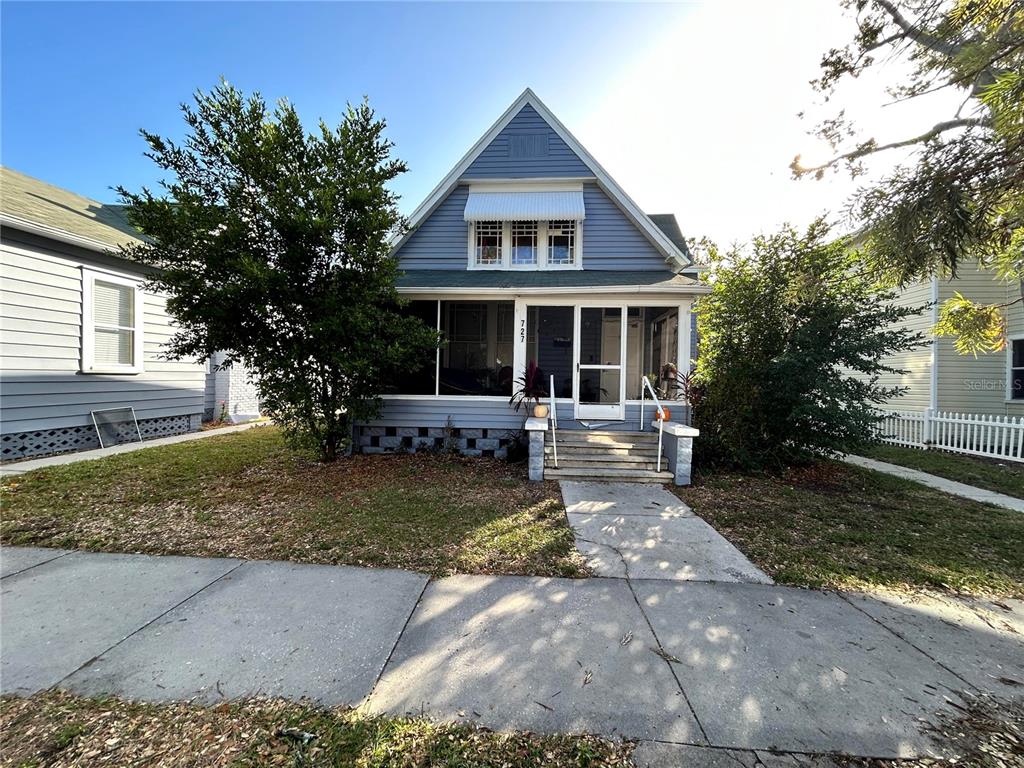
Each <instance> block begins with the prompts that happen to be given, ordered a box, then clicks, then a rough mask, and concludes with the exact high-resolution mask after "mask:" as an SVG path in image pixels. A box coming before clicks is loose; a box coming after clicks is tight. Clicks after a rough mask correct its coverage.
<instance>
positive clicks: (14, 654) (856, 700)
mask: <svg viewBox="0 0 1024 768" xmlns="http://www.w3.org/2000/svg"><path fill="white" fill-rule="evenodd" d="M0 568H2V574H3V580H2V582H0V587H2V590H3V601H2V622H0V630H2V638H0V639H2V644H3V657H2V659H0V665H2V670H0V671H2V680H3V684H4V688H5V690H4V693H17V694H22V695H25V694H29V693H31V692H33V691H37V690H40V689H43V688H48V687H51V686H55V685H59V686H61V687H65V688H69V689H70V690H72V691H75V692H78V693H81V694H89V695H92V694H101V693H103V694H116V695H120V696H125V697H129V698H136V699H142V700H157V701H159V700H167V699H193V698H194V699H196V700H197V701H199V702H204V703H213V702H218V701H222V700H223V699H225V698H228V699H230V698H236V697H245V696H253V695H269V696H275V695H276V696H286V697H290V698H299V697H309V698H310V699H313V700H315V701H320V702H323V703H326V704H349V705H362V706H365V707H367V708H368V709H370V710H372V711H382V712H389V713H395V714H406V713H408V714H417V715H419V714H425V715H427V716H430V717H433V718H441V719H451V720H464V721H474V722H477V723H479V724H481V725H485V726H488V727H491V728H495V729H524V728H525V729H531V730H536V731H549V732H550V731H587V732H592V733H599V734H603V735H606V736H613V737H623V738H630V739H639V740H641V741H645V742H649V741H657V742H667V743H671V744H686V745H699V746H714V747H721V748H730V749H737V750H782V751H791V752H798V753H819V752H842V753H847V754H857V755H865V756H876V757H882V756H891V757H895V756H908V755H915V754H928V753H931V752H933V751H934V745H933V744H932V742H931V741H930V739H929V737H928V735H927V734H926V733H925V732H924V731H923V730H922V728H923V724H924V723H925V722H928V721H930V720H932V719H934V717H935V715H936V713H937V712H938V711H940V710H947V711H949V710H950V706H951V705H950V703H949V702H954V703H955V702H957V700H958V695H957V693H956V692H957V691H960V690H965V689H967V690H973V691H990V692H993V693H995V694H997V695H1000V696H1004V697H1010V696H1019V695H1020V691H1021V688H1020V687H1019V685H1020V682H1022V681H1024V604H1022V603H1020V602H1013V601H1003V603H1002V604H1001V605H988V606H985V605H981V604H979V605H974V606H970V605H965V604H962V603H957V602H953V601H951V600H945V599H938V598H920V599H917V600H909V599H890V600H880V599H877V598H873V597H859V596H850V595H847V596H842V595H838V594H835V593H827V592H817V591H812V590H802V589H792V588H787V587H779V586H775V585H763V584H741V583H728V584H727V583H697V582H678V581H665V580H644V579H640V580H636V579H631V580H626V579H582V580H572V579H545V578H528V577H494V576H454V577H451V578H445V579H439V580H436V581H431V582H430V583H428V580H427V578H426V577H425V576H423V575H420V574H416V573H409V572H403V571H394V570H383V569H364V568H351V567H333V566H317V565H298V564H293V563H280V562H255V561H250V562H243V561H238V560H225V559H204V558H187V557H149V556H143V555H117V554H98V553H85V552H63V551H59V550H40V549H4V550H2V551H0ZM659 749H665V748H659ZM650 750H651V748H650V747H648V748H646V749H645V754H650ZM666 764H672V763H666Z"/></svg>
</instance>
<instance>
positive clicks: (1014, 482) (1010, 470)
mask: <svg viewBox="0 0 1024 768" xmlns="http://www.w3.org/2000/svg"><path fill="white" fill-rule="evenodd" d="M861 455H862V456H867V457H868V458H869V459H877V460H878V461H888V462H889V463H890V464H899V465H901V466H904V467H910V468H911V469H919V470H921V471H922V472H928V473H930V474H932V475H938V476H939V477H945V478H946V479H948V480H956V481H958V482H961V483H967V484H968V485H974V486H977V487H978V488H984V489H986V490H988V491H996V492H997V493H1005V494H1007V495H1009V496H1016V497H1017V498H1018V499H1024V462H1013V461H998V460H996V459H983V458H981V457H980V456H979V457H975V456H962V455H960V454H955V453H944V452H943V451H923V450H921V449H920V448H903V447H901V446H898V445H884V444H879V445H875V446H872V447H871V448H870V449H867V450H865V451H861Z"/></svg>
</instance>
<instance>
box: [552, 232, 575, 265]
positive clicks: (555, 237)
mask: <svg viewBox="0 0 1024 768" xmlns="http://www.w3.org/2000/svg"><path fill="white" fill-rule="evenodd" d="M575 263H576V222H575V221H552V222H551V223H549V224H548V264H551V265H553V266H561V267H568V266H572V265H574V264H575Z"/></svg>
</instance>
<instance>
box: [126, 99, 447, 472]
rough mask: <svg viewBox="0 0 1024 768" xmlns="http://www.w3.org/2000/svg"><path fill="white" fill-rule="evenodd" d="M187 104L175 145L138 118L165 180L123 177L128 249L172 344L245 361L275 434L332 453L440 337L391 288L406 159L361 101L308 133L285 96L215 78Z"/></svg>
mask: <svg viewBox="0 0 1024 768" xmlns="http://www.w3.org/2000/svg"><path fill="white" fill-rule="evenodd" d="M182 112H183V114H184V118H185V123H186V127H187V135H186V138H185V140H184V141H183V142H182V143H180V144H179V143H175V142H173V141H171V140H170V139H165V138H162V137H160V136H157V135H154V134H151V133H148V132H146V131H143V137H144V138H145V140H146V142H147V143H148V145H149V152H148V153H147V154H148V156H149V157H150V158H151V159H152V160H153V161H154V162H155V163H156V165H157V167H158V168H160V170H161V171H163V172H165V173H166V174H167V177H166V178H165V180H164V181H163V182H162V186H163V189H162V190H161V191H160V194H154V193H152V192H150V191H149V190H146V189H144V190H142V191H141V192H139V193H132V192H129V191H128V190H126V189H123V188H121V189H120V190H119V191H120V193H121V197H122V200H123V201H124V203H125V204H126V205H127V207H128V216H129V218H130V219H131V221H132V222H133V223H134V224H135V225H136V226H137V227H138V228H139V229H140V230H141V231H142V232H143V233H145V234H146V235H147V236H148V238H147V241H146V242H145V243H144V244H141V245H136V246H133V247H131V248H128V249H127V254H126V255H127V256H128V257H129V258H134V259H137V260H138V261H141V262H143V263H146V264H151V265H153V266H155V267H157V268H158V269H159V271H158V272H156V273H155V274H154V275H153V277H152V280H151V283H152V285H153V286H155V287H156V288H157V289H159V290H161V291H163V292H165V293H166V294H167V296H168V300H167V308H168V310H169V311H170V313H171V314H172V315H173V316H174V318H175V320H176V321H177V325H176V327H175V331H174V335H173V336H172V338H171V340H170V343H169V345H168V351H169V353H170V354H171V355H173V356H198V357H199V358H205V357H209V356H210V355H212V354H213V353H214V352H216V351H218V350H224V351H226V352H227V353H228V361H229V364H230V363H236V362H242V363H245V364H246V365H247V366H249V368H250V369H251V370H253V371H254V372H255V374H256V377H257V383H258V386H259V390H260V397H261V400H262V403H263V406H264V407H265V408H266V409H267V411H268V412H269V413H270V415H271V416H273V418H274V419H275V420H276V421H278V422H279V423H280V424H282V426H283V427H284V428H285V434H286V435H287V436H288V437H289V438H291V440H292V442H293V443H295V444H299V445H307V446H311V447H313V448H314V449H315V450H316V451H317V452H318V453H319V454H320V456H321V458H322V459H324V460H327V461H330V460H332V459H334V458H336V457H337V455H338V452H339V450H341V448H342V447H343V445H344V443H345V441H346V439H347V437H348V435H349V429H350V426H349V425H350V424H351V421H352V420H353V419H354V420H361V419H367V418H371V417H372V416H373V415H374V414H375V413H376V411H377V409H378V408H379V404H380V398H379V395H378V393H379V392H380V391H381V390H382V388H383V384H384V383H385V382H388V381H391V380H394V379H395V378H397V377H400V376H401V375H402V374H403V372H404V371H406V370H409V369H413V368H416V367H418V366H420V365H423V364H424V363H425V362H426V361H428V360H430V359H432V358H433V354H434V350H435V349H436V348H437V344H438V338H437V333H436V331H434V329H432V328H428V327H427V326H425V325H424V324H423V323H422V322H420V321H419V320H417V319H416V318H414V317H409V316H406V315H405V314H403V313H402V312H401V307H400V305H401V301H400V299H399V296H398V294H397V292H396V290H395V277H396V274H397V265H396V264H395V260H394V259H392V258H391V256H390V250H391V243H390V237H391V236H393V235H395V234H397V233H399V232H401V231H402V229H403V227H404V225H405V222H404V220H403V218H402V216H401V215H400V214H399V211H398V206H397V197H396V195H395V194H394V193H393V192H391V191H390V189H389V188H388V185H389V183H390V182H391V181H392V180H393V179H394V178H395V177H396V176H398V175H399V174H400V173H402V172H403V171H404V170H405V164H404V163H402V162H401V161H400V160H396V159H394V158H393V157H392V156H391V150H392V144H391V142H390V141H388V140H387V138H386V137H385V135H384V128H385V124H384V121H383V120H380V119H378V118H377V117H376V116H375V115H374V112H373V110H372V109H370V107H369V106H368V105H367V104H366V103H363V104H360V105H358V106H350V107H349V108H348V110H347V111H346V112H345V115H344V117H343V118H342V120H341V123H340V124H339V125H338V126H337V127H331V126H328V125H327V124H326V123H320V124H319V126H318V128H317V130H316V131H314V132H312V133H307V132H306V130H305V129H304V128H303V126H302V123H301V122H300V120H299V116H298V113H297V112H296V110H295V107H293V106H292V105H291V104H289V103H288V102H285V101H282V102H280V103H279V104H278V105H277V107H276V108H275V109H274V110H273V111H271V110H269V109H268V108H267V105H266V104H265V103H264V101H263V100H262V99H261V98H260V97H259V95H258V94H257V95H254V96H252V97H249V98H246V97H245V96H243V94H242V93H240V92H239V91H237V90H236V89H234V88H232V87H231V86H230V85H228V84H226V83H222V84H221V85H220V86H219V87H218V88H216V89H214V90H213V91H212V92H211V93H209V94H204V93H197V94H196V99H195V106H194V107H192V106H189V105H184V106H183V107H182Z"/></svg>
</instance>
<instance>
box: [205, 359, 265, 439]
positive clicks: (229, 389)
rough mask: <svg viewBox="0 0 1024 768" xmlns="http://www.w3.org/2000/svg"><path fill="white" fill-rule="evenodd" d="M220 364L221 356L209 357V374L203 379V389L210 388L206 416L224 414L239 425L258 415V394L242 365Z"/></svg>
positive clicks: (221, 361) (215, 417) (222, 360)
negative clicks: (209, 411) (210, 408)
mask: <svg viewBox="0 0 1024 768" xmlns="http://www.w3.org/2000/svg"><path fill="white" fill-rule="evenodd" d="M223 362H224V353H223V352H218V353H217V354H216V355H214V356H213V365H214V370H213V372H212V373H211V374H210V375H208V376H207V384H206V386H207V387H212V388H213V401H214V402H213V412H212V414H209V416H210V417H211V418H213V419H219V418H220V416H221V414H222V413H225V412H226V418H227V419H228V420H230V421H235V422H241V421H249V420H250V419H255V418H257V417H258V416H259V415H260V400H259V393H258V392H257V389H256V384H255V383H254V382H253V380H252V377H251V376H250V374H249V371H248V369H247V368H246V367H245V366H244V365H238V364H235V365H232V366H226V367H218V366H220V365H221V364H222V363H223Z"/></svg>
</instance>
